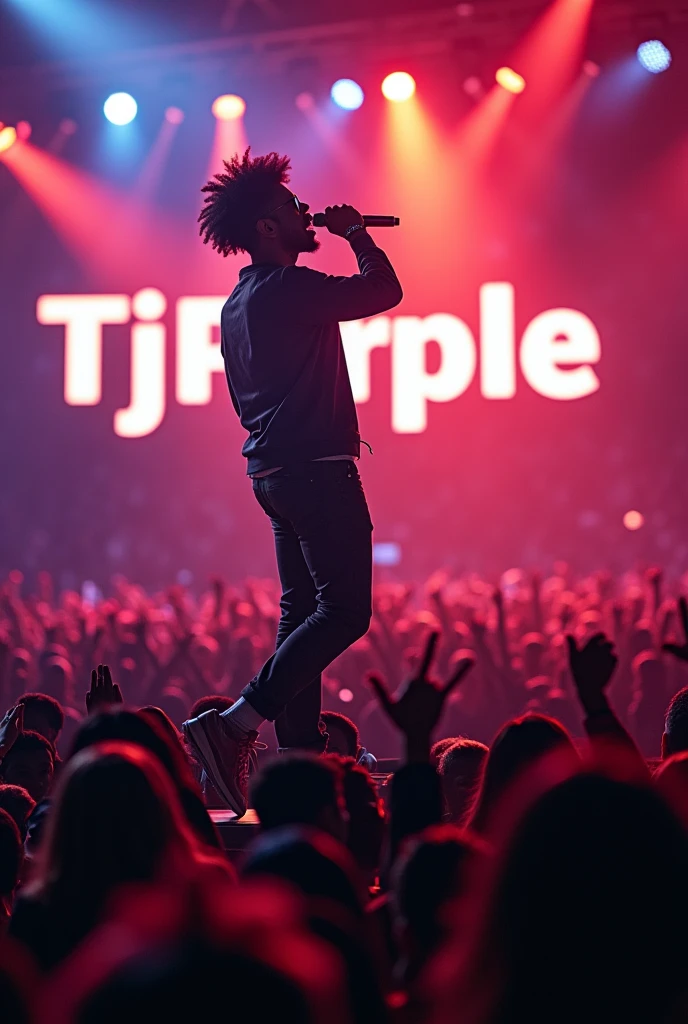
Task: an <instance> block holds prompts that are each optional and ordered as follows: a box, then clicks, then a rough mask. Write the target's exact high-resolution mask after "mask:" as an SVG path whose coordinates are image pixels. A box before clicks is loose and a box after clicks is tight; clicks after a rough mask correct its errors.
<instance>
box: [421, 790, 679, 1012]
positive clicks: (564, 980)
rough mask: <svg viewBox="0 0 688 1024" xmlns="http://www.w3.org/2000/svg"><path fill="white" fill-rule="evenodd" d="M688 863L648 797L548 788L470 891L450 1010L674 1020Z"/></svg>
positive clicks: (658, 803) (658, 802)
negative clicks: (464, 951)
mask: <svg viewBox="0 0 688 1024" xmlns="http://www.w3.org/2000/svg"><path fill="white" fill-rule="evenodd" d="M687 864H688V837H687V836H686V833H685V832H684V830H683V828H682V826H681V824H680V823H679V821H678V820H677V818H675V817H674V815H673V814H672V813H671V811H670V810H669V808H668V807H667V806H666V804H665V803H664V802H663V800H662V799H661V798H660V797H659V796H658V795H657V794H656V793H655V792H653V791H652V790H651V789H650V788H649V787H643V786H639V785H635V784H629V783H626V782H619V781H616V780H612V779H609V778H606V777H603V776H601V775H598V774H592V773H590V774H579V775H576V776H574V777H573V778H569V779H568V780H566V781H565V782H562V783H560V784H558V785H556V786H554V787H553V788H552V789H551V790H549V791H548V792H547V793H545V795H544V796H541V797H540V798H539V799H537V800H536V801H535V803H534V804H533V805H532V806H531V807H530V809H528V810H527V811H526V812H525V814H524V815H523V816H522V817H521V819H520V821H519V822H518V823H517V825H516V828H515V830H514V832H513V834H512V836H511V838H510V840H508V841H507V843H506V846H505V848H504V851H503V855H502V859H501V861H500V863H499V865H498V868H497V871H496V874H495V877H494V878H493V880H492V882H491V884H489V885H488V887H487V890H486V891H485V892H482V893H481V892H480V891H477V892H476V900H475V906H474V912H475V914H476V921H475V930H474V931H472V932H471V935H470V938H469V939H468V944H469V947H470V948H469V951H468V955H467V957H466V958H465V960H464V961H463V964H462V970H461V972H460V977H461V978H462V982H461V983H460V986H459V989H460V990H459V991H456V990H453V991H452V996H451V1006H454V1005H460V1006H461V1007H462V1020H465V1021H467V1022H468V1024H477V1022H488V1021H489V1022H490V1024H500V1022H505V1024H506V1022H512V1021H521V1020H527V1021H529V1022H531V1024H545V1022H547V1024H549V1022H551V1021H552V1020H553V1019H556V1020H557V1022H559V1024H574V1022H576V1024H577V1022H580V1021H581V1020H586V1021H591V1022H599V1024H602V1022H608V1021H610V1020H615V1021H624V1022H625V1024H641V1022H647V1021H649V1020H652V1021H653V1022H657V1024H660V1022H665V1024H668V1022H669V1021H673V1020H678V1019H682V1018H679V1017H678V1016H674V1015H675V1014H676V1011H677V1008H678V1005H679V1003H680V1002H681V1001H682V1000H683V999H684V998H685V996H686V995H687V994H688V932H687V931H686V927H685V921H686V917H687V915H688V872H687V871H686V865H687ZM455 956H456V950H454V952H453V954H449V951H448V959H447V961H446V965H445V966H446V967H447V968H449V967H450V965H451V964H452V963H453V965H454V966H453V970H454V971H455V970H456V961H455V960H453V957H455ZM450 984H451V983H450ZM457 1000H458V1001H457ZM451 1006H449V1007H447V1011H448V1012H447V1015H446V1016H445V1017H440V1018H439V1019H440V1020H450V1019H452V1016H453V1010H452V1009H451Z"/></svg>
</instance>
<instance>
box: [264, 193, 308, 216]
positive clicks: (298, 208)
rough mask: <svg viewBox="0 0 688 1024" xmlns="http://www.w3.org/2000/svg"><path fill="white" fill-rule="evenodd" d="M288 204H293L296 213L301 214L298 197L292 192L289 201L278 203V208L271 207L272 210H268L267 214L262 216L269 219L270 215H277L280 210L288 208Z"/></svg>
mask: <svg viewBox="0 0 688 1024" xmlns="http://www.w3.org/2000/svg"><path fill="white" fill-rule="evenodd" d="M290 203H293V204H294V205H295V207H296V212H297V213H301V203H300V202H299V197H298V196H295V195H294V193H293V192H292V194H291V196H290V197H289V199H287V200H285V201H284V202H283V203H280V204H279V206H275V207H273V209H272V210H268V212H267V213H264V214H263V216H264V217H269V216H270V215H271V214H273V213H277V211H278V210H281V209H282V208H283V207H284V206H289V204H290Z"/></svg>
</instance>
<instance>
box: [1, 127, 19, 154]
mask: <svg viewBox="0 0 688 1024" xmlns="http://www.w3.org/2000/svg"><path fill="white" fill-rule="evenodd" d="M16 141H17V129H16V128H11V127H10V126H9V125H8V126H7V128H3V129H2V131H0V153H5V152H6V151H7V150H8V149H10V147H11V146H13V145H14V144H15V142H16Z"/></svg>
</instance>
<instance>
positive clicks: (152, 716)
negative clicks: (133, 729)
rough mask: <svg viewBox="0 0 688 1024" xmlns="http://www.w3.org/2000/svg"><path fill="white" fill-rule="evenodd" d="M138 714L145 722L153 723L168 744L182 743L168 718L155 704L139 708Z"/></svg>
mask: <svg viewBox="0 0 688 1024" xmlns="http://www.w3.org/2000/svg"><path fill="white" fill-rule="evenodd" d="M138 714H139V715H140V716H141V717H142V718H144V719H146V721H149V722H153V723H154V724H155V725H157V726H160V728H161V729H162V730H163V732H164V733H165V736H166V737H167V738H168V740H169V741H170V743H177V744H180V743H181V742H182V740H181V735H180V733H179V731H178V729H177V727H176V725H175V724H174V722H173V721H172V719H171V718H170V716H169V715H166V714H165V712H164V711H163V709H162V708H159V707H157V705H155V704H146V705H145V707H142V708H139V710H138Z"/></svg>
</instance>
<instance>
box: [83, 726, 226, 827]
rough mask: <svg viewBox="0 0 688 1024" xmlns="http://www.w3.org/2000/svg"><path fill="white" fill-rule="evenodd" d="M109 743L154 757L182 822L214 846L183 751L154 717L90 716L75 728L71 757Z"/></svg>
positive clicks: (200, 799) (199, 796)
mask: <svg viewBox="0 0 688 1024" xmlns="http://www.w3.org/2000/svg"><path fill="white" fill-rule="evenodd" d="M109 740H114V741H122V742H125V743H136V744H137V745H138V746H141V747H143V748H144V749H145V750H148V751H150V752H151V753H152V754H154V755H155V757H157V759H158V761H159V762H160V764H161V765H162V766H163V768H164V769H165V770H166V772H167V774H168V776H169V777H170V779H171V780H172V783H173V785H174V787H175V789H176V791H177V796H178V798H179V800H180V802H181V805H182V808H183V811H184V814H185V816H186V820H187V822H188V823H189V825H191V827H192V829H193V830H194V832H195V834H196V836H197V838H198V839H200V841H201V842H203V843H206V844H207V845H209V846H217V845H218V843H219V840H218V838H217V833H216V832H215V829H214V826H213V824H212V822H211V820H210V817H209V816H208V812H207V810H206V809H205V807H204V806H203V801H202V798H201V791H200V789H199V786H198V784H197V783H196V781H195V780H194V778H193V775H192V772H191V766H190V764H189V761H188V759H187V757H186V754H185V752H184V749H183V747H182V745H181V743H180V742H179V740H178V739H176V738H175V739H173V738H172V736H171V735H170V734H169V732H168V731H167V730H166V729H165V728H164V726H163V725H162V724H161V723H160V721H159V720H158V718H157V716H156V715H155V714H146V715H144V714H141V713H140V712H138V711H128V710H126V709H121V710H115V711H104V712H102V713H101V714H99V715H91V716H90V717H89V718H87V719H86V721H85V722H83V723H82V725H81V726H80V727H79V731H78V733H77V734H76V736H75V738H74V744H73V747H72V752H71V756H72V757H73V756H74V755H75V754H77V753H78V752H79V751H81V750H85V749H86V748H87V747H91V746H93V745H94V744H98V743H104V742H107V741H109Z"/></svg>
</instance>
